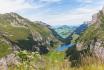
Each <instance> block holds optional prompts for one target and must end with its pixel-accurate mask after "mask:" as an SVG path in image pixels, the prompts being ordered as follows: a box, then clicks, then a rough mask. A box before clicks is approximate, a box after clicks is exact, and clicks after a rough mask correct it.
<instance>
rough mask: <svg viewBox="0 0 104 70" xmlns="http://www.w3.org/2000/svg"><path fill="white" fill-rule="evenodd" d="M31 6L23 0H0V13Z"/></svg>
mask: <svg viewBox="0 0 104 70" xmlns="http://www.w3.org/2000/svg"><path fill="white" fill-rule="evenodd" d="M25 8H32V6H31V5H30V4H28V3H25V0H0V13H6V12H15V11H17V10H21V9H25Z"/></svg>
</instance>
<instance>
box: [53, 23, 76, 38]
mask: <svg viewBox="0 0 104 70" xmlns="http://www.w3.org/2000/svg"><path fill="white" fill-rule="evenodd" d="M76 28H77V26H67V25H62V26H59V27H55V28H54V29H55V31H56V32H57V33H58V34H59V35H60V36H61V37H62V38H66V37H68V36H69V35H70V34H71V33H72V32H73V31H74V30H75V29H76Z"/></svg>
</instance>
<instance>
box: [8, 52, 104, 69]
mask: <svg viewBox="0 0 104 70" xmlns="http://www.w3.org/2000/svg"><path fill="white" fill-rule="evenodd" d="M61 54H62V55H61ZM27 55H28V56H31V57H32V56H33V58H32V59H31V60H30V62H29V61H28V60H27V61H23V62H22V63H19V64H17V65H11V66H10V67H9V70H12V69H13V70H104V63H102V62H101V61H100V60H98V59H97V58H95V57H89V56H86V57H82V60H81V65H80V66H79V67H71V61H69V60H68V59H64V56H63V52H56V51H52V52H50V53H48V55H44V56H43V55H42V56H41V55H39V54H38V53H35V54H33V53H27ZM60 59H61V60H60Z"/></svg>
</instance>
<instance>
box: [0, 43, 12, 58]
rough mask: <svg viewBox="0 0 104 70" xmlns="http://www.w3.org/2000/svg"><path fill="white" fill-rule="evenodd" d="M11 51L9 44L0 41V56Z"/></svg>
mask: <svg viewBox="0 0 104 70" xmlns="http://www.w3.org/2000/svg"><path fill="white" fill-rule="evenodd" d="M11 52H12V48H11V46H10V45H8V44H6V43H4V42H2V43H0V58H1V57H4V56H6V55H8V54H10V53H11Z"/></svg>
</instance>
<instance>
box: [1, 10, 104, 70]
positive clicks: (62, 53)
mask: <svg viewBox="0 0 104 70" xmlns="http://www.w3.org/2000/svg"><path fill="white" fill-rule="evenodd" d="M96 15H97V17H94V18H97V20H95V21H93V20H92V21H91V22H90V23H84V24H82V25H80V26H67V25H63V26H60V27H52V26H50V25H48V24H46V23H44V22H42V21H34V22H33V21H30V20H28V19H26V18H24V17H22V16H20V15H19V14H17V13H14V12H11V13H5V14H0V70H103V69H104V63H103V59H104V57H103V54H104V53H103V52H104V48H103V39H104V38H103V35H104V33H103V32H104V29H103V25H104V11H103V10H101V11H99V12H98V13H97V14H96Z"/></svg>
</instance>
